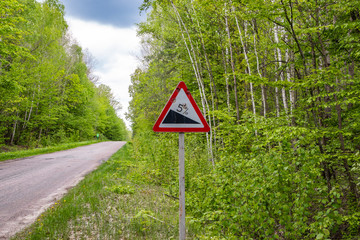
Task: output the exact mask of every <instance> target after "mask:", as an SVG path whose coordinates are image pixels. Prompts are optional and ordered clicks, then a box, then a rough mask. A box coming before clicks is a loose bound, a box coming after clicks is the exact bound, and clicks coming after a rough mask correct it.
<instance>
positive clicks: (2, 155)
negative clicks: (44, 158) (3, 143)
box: [0, 140, 99, 161]
mask: <svg viewBox="0 0 360 240" xmlns="http://www.w3.org/2000/svg"><path fill="white" fill-rule="evenodd" d="M97 142H99V141H95V140H93V141H84V142H75V143H64V144H59V145H56V146H50V147H43V148H34V149H26V150H17V149H16V148H14V149H10V150H11V151H9V152H0V161H5V160H9V159H15V158H23V157H30V156H34V155H38V154H44V153H52V152H57V151H61V150H67V149H70V148H76V147H80V146H85V145H90V144H93V143H97Z"/></svg>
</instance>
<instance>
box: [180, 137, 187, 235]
mask: <svg viewBox="0 0 360 240" xmlns="http://www.w3.org/2000/svg"><path fill="white" fill-rule="evenodd" d="M184 138H185V133H183V132H181V133H179V239H180V240H185V238H186V228H185V144H184V143H185V141H184Z"/></svg>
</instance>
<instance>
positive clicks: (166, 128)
mask: <svg viewBox="0 0 360 240" xmlns="http://www.w3.org/2000/svg"><path fill="white" fill-rule="evenodd" d="M153 130H154V131H155V132H209V131H210V127H209V125H208V124H207V122H206V120H205V118H204V116H203V115H202V113H201V112H200V109H199V107H198V106H197V105H196V103H195V101H194V99H193V97H192V96H191V94H190V92H189V91H188V89H187V87H186V85H185V83H184V82H179V84H178V85H177V87H176V89H175V90H174V92H173V94H172V95H171V97H170V99H169V101H168V102H167V104H166V105H165V107H164V109H163V110H162V112H161V114H160V116H159V118H158V120H157V121H156V123H155V125H154V127H153Z"/></svg>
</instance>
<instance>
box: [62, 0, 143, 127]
mask: <svg viewBox="0 0 360 240" xmlns="http://www.w3.org/2000/svg"><path fill="white" fill-rule="evenodd" d="M60 1H61V2H62V3H63V4H64V5H65V18H66V20H67V23H68V25H69V31H70V33H71V34H72V36H73V37H74V38H75V39H76V40H77V42H78V43H79V45H80V46H81V47H82V48H83V49H84V50H85V49H87V50H88V51H89V52H90V53H91V55H92V56H93V57H94V58H95V62H96V65H95V68H94V70H95V74H96V75H97V76H99V77H100V83H102V84H105V85H108V86H109V87H110V88H111V89H112V92H113V94H114V96H115V98H116V99H117V100H118V101H119V102H120V103H121V105H122V107H123V108H122V110H120V112H119V113H118V114H119V116H120V117H121V118H122V119H123V120H124V121H125V123H126V125H127V126H128V127H129V128H130V123H129V122H128V121H127V120H126V119H125V113H126V112H127V111H128V106H129V101H130V96H129V93H128V88H129V85H130V78H131V77H130V75H131V74H132V73H133V72H134V71H135V69H136V67H137V66H138V65H139V62H138V60H137V57H139V56H140V40H139V38H138V37H137V36H136V23H139V22H141V21H145V17H144V16H145V13H141V15H140V11H139V7H140V6H141V4H142V2H143V1H142V0H60Z"/></svg>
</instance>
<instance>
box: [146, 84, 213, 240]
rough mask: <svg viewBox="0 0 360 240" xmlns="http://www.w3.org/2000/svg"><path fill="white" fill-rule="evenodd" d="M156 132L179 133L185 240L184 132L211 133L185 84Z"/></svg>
mask: <svg viewBox="0 0 360 240" xmlns="http://www.w3.org/2000/svg"><path fill="white" fill-rule="evenodd" d="M153 130H154V131H155V132H178V133H179V239H180V240H185V238H186V229H185V146H184V137H185V133H184V132H209V131H210V127H209V125H208V123H207V122H206V120H205V118H204V116H203V115H202V113H201V112H200V109H199V107H198V106H197V105H196V103H195V101H194V99H193V97H192V96H191V94H190V92H189V91H188V89H187V87H186V85H185V83H184V82H179V84H178V85H177V87H176V88H175V90H174V92H173V94H172V95H171V97H170V99H169V101H168V102H167V104H166V105H165V107H164V109H163V110H162V112H161V114H160V116H159V118H158V119H157V121H156V123H155V125H154V127H153Z"/></svg>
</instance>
